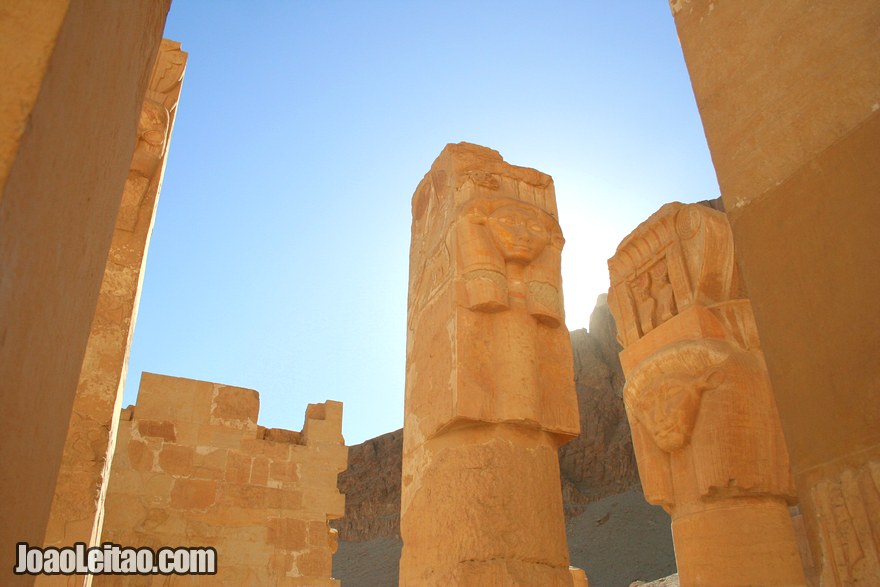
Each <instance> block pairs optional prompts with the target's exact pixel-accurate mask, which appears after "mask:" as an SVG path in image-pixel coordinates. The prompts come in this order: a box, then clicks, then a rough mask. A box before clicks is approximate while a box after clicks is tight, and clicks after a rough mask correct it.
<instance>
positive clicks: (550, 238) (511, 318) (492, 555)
mask: <svg viewBox="0 0 880 587" xmlns="http://www.w3.org/2000/svg"><path fill="white" fill-rule="evenodd" d="M412 212H413V223H412V242H411V247H410V283H409V303H408V314H407V361H406V392H405V406H404V429H403V460H402V483H401V508H400V511H401V518H400V534H401V538H402V540H403V550H402V552H401V558H400V578H399V584H400V585H401V586H409V587H427V586H429V585H436V586H438V587H440V586H443V587H446V586H448V585H459V586H461V587H465V586H474V587H478V586H482V585H546V586H548V587H550V586H559V587H571V586H572V582H573V574H572V572H571V571H570V570H569V560H568V548H567V547H566V542H565V520H564V515H563V507H562V491H561V487H560V480H559V458H558V449H559V447H560V446H562V445H563V444H565V443H566V442H568V441H569V440H571V439H572V438H574V437H575V436H577V434H578V432H579V419H578V415H577V398H576V395H575V389H574V375H573V361H572V354H571V341H570V338H569V334H568V331H567V330H566V329H565V323H564V320H565V318H564V313H563V305H562V278H561V274H560V260H561V254H562V246H563V243H564V239H563V237H562V232H561V230H560V228H559V220H558V216H557V211H556V196H555V192H554V189H553V182H552V180H551V178H550V177H549V176H547V175H545V174H543V173H540V172H538V171H535V170H533V169H526V168H522V167H516V166H513V165H510V164H508V163H505V162H504V161H503V159H502V158H501V156H500V155H499V154H498V153H497V152H496V151H492V150H491V149H487V148H485V147H479V146H477V145H471V144H467V143H459V144H457V145H447V146H446V148H445V149H444V150H443V152H442V153H441V154H440V156H439V157H438V158H437V160H436V161H435V162H434V164H433V165H432V167H431V170H430V171H429V172H428V173H427V174H426V175H425V178H424V179H423V180H422V181H421V183H420V184H419V186H418V188H417V189H416V192H415V195H414V196H413V203H412Z"/></svg>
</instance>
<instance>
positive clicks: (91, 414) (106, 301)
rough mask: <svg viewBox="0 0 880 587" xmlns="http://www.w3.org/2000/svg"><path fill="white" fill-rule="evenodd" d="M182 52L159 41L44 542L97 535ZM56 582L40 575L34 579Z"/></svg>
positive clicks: (183, 64)
mask: <svg viewBox="0 0 880 587" xmlns="http://www.w3.org/2000/svg"><path fill="white" fill-rule="evenodd" d="M186 57H187V54H186V53H184V52H183V51H181V50H180V43H177V42H175V41H169V40H168V39H163V41H162V44H161V46H160V49H159V54H158V56H157V58H156V64H155V66H154V68H153V74H152V77H151V78H150V85H149V89H148V90H147V93H146V96H145V98H144V103H143V106H142V109H141V115H140V122H139V125H138V138H137V145H136V147H135V151H134V154H133V156H132V162H131V168H130V169H129V173H128V179H127V180H126V182H125V187H124V192H123V195H122V201H121V205H120V209H119V215H118V217H117V221H116V228H115V230H114V233H113V241H112V244H111V247H110V254H109V258H108V260H107V265H106V267H105V269H104V277H103V280H102V282H101V292H100V295H99V298H98V304H97V307H96V309H95V316H94V318H93V320H92V327H91V333H90V335H89V341H88V346H87V347H86V354H85V359H84V361H83V366H82V370H81V372H80V379H79V385H78V387H77V391H76V398H75V400H74V404H73V411H72V414H71V419H70V428H69V430H68V433H67V440H66V442H65V446H64V453H63V456H62V462H61V468H60V469H59V474H58V482H57V485H56V487H55V496H54V498H53V502H52V509H51V513H50V517H49V525H48V527H47V530H46V537H45V541H44V543H45V544H46V545H51V546H66V545H70V544H73V543H75V542H84V543H86V544H89V545H94V544H96V540H97V538H98V537H99V536H100V533H101V523H102V520H103V516H102V515H101V510H102V508H103V503H104V497H105V495H106V486H107V483H106V481H107V479H108V477H109V468H110V463H111V461H112V456H113V450H114V446H115V441H116V429H117V426H118V421H119V409H120V407H121V406H120V402H121V401H122V389H123V387H124V375H125V368H126V366H127V362H128V352H129V345H130V342H131V335H132V332H133V329H134V323H135V318H136V314H137V302H138V299H139V297H140V288H141V283H142V275H143V269H144V263H145V260H146V251H147V248H148V246H149V239H150V233H151V231H152V225H153V218H154V216H155V211H156V203H157V200H158V197H159V189H160V186H161V183H162V173H163V170H164V166H165V161H166V157H165V156H166V154H167V151H168V142H169V139H170V136H171V130H172V127H173V125H174V115H175V112H176V109H177V103H178V100H179V97H180V90H181V84H182V82H183V74H184V69H185V67H186ZM88 579H89V580H90V578H88ZM58 580H59V578H58V577H56V578H55V579H52V578H51V577H48V576H44V577H41V578H39V579H38V582H41V583H42V582H47V583H50V582H52V581H56V582H57V581H58Z"/></svg>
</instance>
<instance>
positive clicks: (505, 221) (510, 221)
mask: <svg viewBox="0 0 880 587" xmlns="http://www.w3.org/2000/svg"><path fill="white" fill-rule="evenodd" d="M498 221H499V222H501V223H502V224H506V225H508V226H514V225H516V219H515V218H514V217H513V216H502V217H501V218H499V219H498Z"/></svg>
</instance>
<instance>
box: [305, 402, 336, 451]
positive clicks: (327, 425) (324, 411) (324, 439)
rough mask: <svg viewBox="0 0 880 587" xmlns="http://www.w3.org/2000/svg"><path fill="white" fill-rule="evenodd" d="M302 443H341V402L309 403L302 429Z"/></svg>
mask: <svg viewBox="0 0 880 587" xmlns="http://www.w3.org/2000/svg"><path fill="white" fill-rule="evenodd" d="M302 437H303V444H305V445H307V446H312V445H317V444H324V443H326V444H337V445H338V444H342V404H341V403H340V402H334V401H328V402H325V403H323V404H309V407H308V408H307V410H306V421H305V424H303V430H302Z"/></svg>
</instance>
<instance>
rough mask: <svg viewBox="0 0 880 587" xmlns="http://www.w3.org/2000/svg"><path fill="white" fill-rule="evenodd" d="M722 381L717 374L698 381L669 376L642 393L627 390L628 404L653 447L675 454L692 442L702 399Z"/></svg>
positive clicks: (685, 376) (714, 373) (709, 374)
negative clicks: (651, 441)
mask: <svg viewBox="0 0 880 587" xmlns="http://www.w3.org/2000/svg"><path fill="white" fill-rule="evenodd" d="M720 379H721V375H720V373H718V372H717V371H712V372H710V373H708V374H706V375H704V376H703V377H698V378H695V377H691V376H688V375H684V376H675V375H669V376H667V377H665V378H663V379H659V380H657V381H656V382H654V383H652V384H650V385H648V386H646V387H645V388H643V389H638V390H635V389H632V388H630V389H628V390H627V391H628V392H629V393H628V394H627V397H626V401H627V403H628V404H629V406H630V408H631V411H632V412H633V413H634V414H635V415H636V417H637V418H638V420H639V421H640V422H641V423H642V424H643V425H644V426H645V428H646V429H647V430H648V432H649V433H650V434H651V437H652V438H653V440H654V443H655V444H656V445H657V446H658V447H659V448H660V449H661V450H664V451H666V452H675V451H677V450H679V449H681V448H683V447H684V446H686V445H687V444H688V443H689V442H690V438H691V434H692V433H693V431H694V425H695V424H696V422H697V416H698V414H699V412H700V397H701V395H702V394H703V392H704V391H706V390H708V389H712V388H714V387H717V386H718V384H719V383H720Z"/></svg>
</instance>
